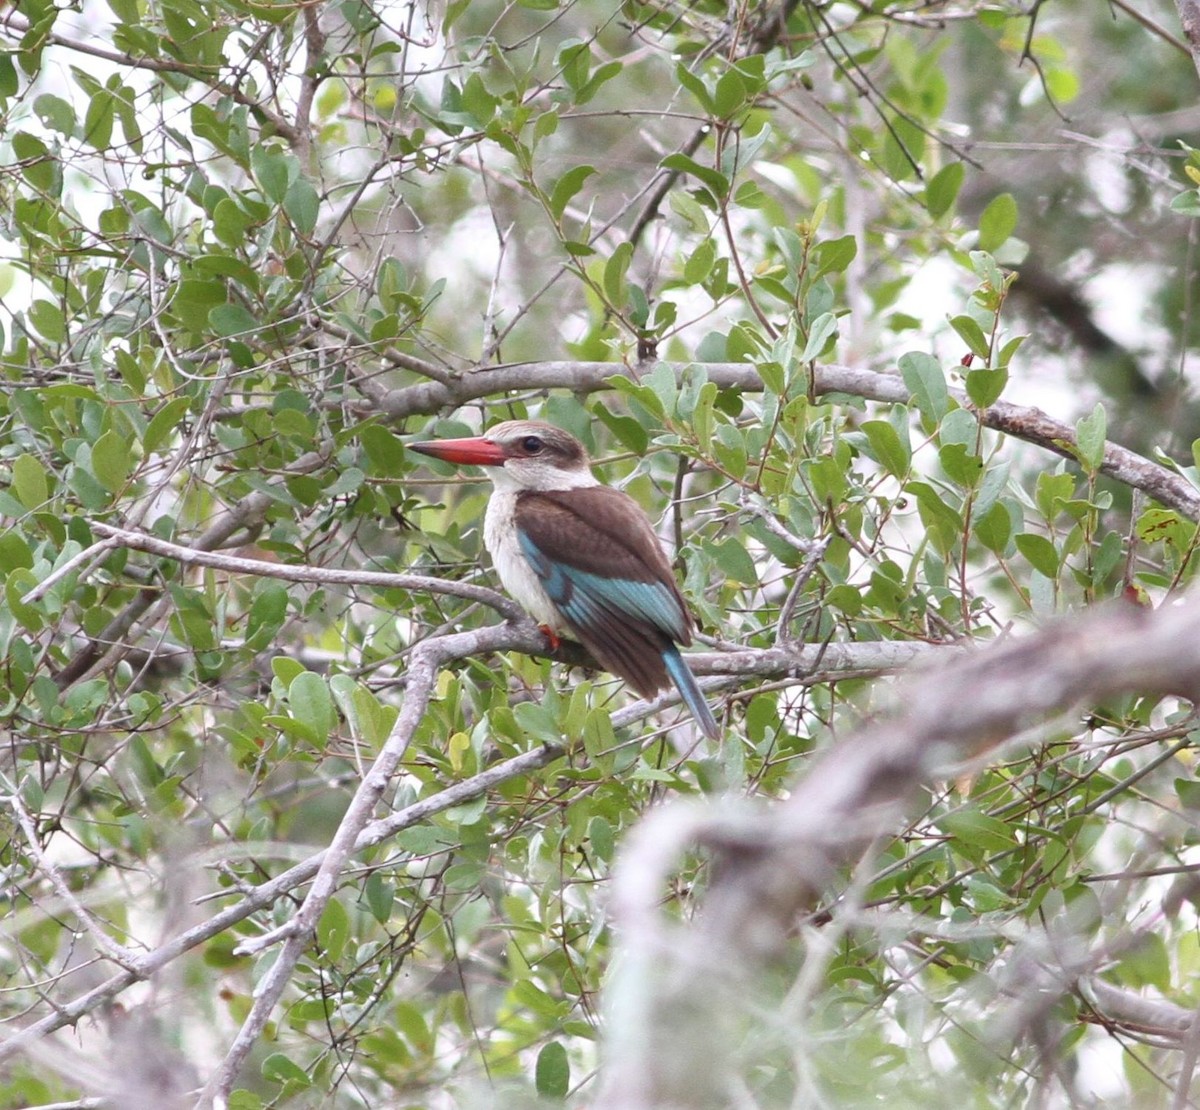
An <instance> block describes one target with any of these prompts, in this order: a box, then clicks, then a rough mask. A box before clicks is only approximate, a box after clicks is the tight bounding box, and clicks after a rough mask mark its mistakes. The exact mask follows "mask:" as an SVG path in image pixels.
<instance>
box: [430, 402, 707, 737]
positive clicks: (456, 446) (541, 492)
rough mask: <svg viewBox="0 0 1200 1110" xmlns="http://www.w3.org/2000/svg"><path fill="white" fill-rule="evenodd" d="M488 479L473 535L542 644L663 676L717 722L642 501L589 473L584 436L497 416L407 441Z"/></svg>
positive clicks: (699, 714)
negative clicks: (463, 430) (568, 645)
mask: <svg viewBox="0 0 1200 1110" xmlns="http://www.w3.org/2000/svg"><path fill="white" fill-rule="evenodd" d="M408 447H409V449H410V450H413V451H416V452H418V453H419V454H422V455H428V456H430V457H432V458H435V459H440V460H442V461H443V462H448V463H453V464H455V465H459V466H482V467H484V468H486V471H487V474H488V477H489V478H491V481H492V487H493V489H492V495H491V498H490V499H489V500H488V506H487V511H486V513H485V514H484V522H483V543H484V546H485V547H486V548H487V550H488V553H489V554H490V555H491V557H492V562H493V564H494V565H495V568H496V573H497V574H498V575H499V577H500V582H501V584H502V585H503V586H504V588H505V590H507V591H508V593H509V594H510V595H511V596H512V597H513V598H514V599H515V600H516V601H517V602H518V604H520V605H521V607H522V608H523V609H524V610H525V611H526V612H527V613H529V615H530V616H531V617H532V618H533V619H534V620H535V621H537V623H538V624H539V625H540V626H541V628H542V631H543V632H544V633H545V634H546V636H547V639H548V640H549V642H550V646H551V647H552V648H554V647H557V646H558V643H559V637H560V636H565V637H567V638H569V639H572V640H576V641H578V642H579V643H581V644H582V645H583V646H584V647H585V648H586V649H587V650H588V652H589V653H590V654H591V656H592V657H593V658H594V659H595V660H596V662H598V663H599V664H600V665H601V666H602V667H603V668H604V669H605V670H606V671H609V672H611V673H612V674H615V675H617V676H618V677H619V678H622V679H624V680H625V681H626V682H627V683H628V684H629V685H630V686H631V687H633V689H634V690H636V691H637V692H638V693H639V694H640V695H641V696H642V697H644V698H652V697H653V696H654V695H655V694H657V693H658V692H659V691H660V690H663V689H666V688H667V687H668V686H669V685H670V684H671V683H674V685H675V687H676V688H677V689H678V690H679V693H680V695H681V696H682V697H683V700H684V703H685V704H686V705H687V707H688V709H689V710H690V711H691V714H692V716H693V717H694V718H695V720H696V723H697V724H698V725H699V726H700V729H701V731H702V732H703V733H704V734H705V735H706V736H708V737H709V738H711V739H714V740H715V739H718V738H719V737H720V735H721V729H720V726H719V725H718V724H717V721H716V718H715V717H714V716H713V712H712V709H711V708H710V707H709V705H708V702H707V701H706V700H705V697H704V694H703V693H702V692H701V690H700V687H699V685H698V684H697V682H696V676H695V675H694V674H692V670H691V668H690V667H689V666H688V665H687V661H686V660H685V659H684V657H683V654H682V653H681V652H680V650H679V648H680V646H683V647H687V646H689V645H690V644H691V642H692V629H693V617H692V614H691V612H690V610H689V609H688V606H687V603H686V602H685V601H684V599H683V595H682V594H681V593H680V591H679V585H678V583H677V582H676V581H675V575H674V573H673V572H672V570H671V564H670V563H669V562H668V560H667V556H666V553H665V552H664V551H663V548H662V545H661V544H660V543H659V540H658V536H657V535H655V532H654V528H653V526H652V525H651V523H650V520H649V518H648V517H647V516H646V514H645V512H644V511H643V510H642V507H641V506H640V505H639V504H638V503H637V502H636V501H635V500H634V499H633V498H632V497H630V496H629V494H627V493H625V492H624V491H623V490H619V489H615V488H614V487H612V486H606V485H604V484H602V483H601V482H600V481H599V480H597V478H596V477H595V475H593V474H592V470H591V463H590V461H589V459H588V456H587V452H586V451H585V450H584V447H583V444H582V443H580V442H579V440H578V439H576V438H575V437H574V436H573V435H571V434H570V433H569V432H566V431H563V429H561V428H558V427H555V426H554V425H553V424H547V423H545V422H544V421H541V420H506V421H505V422H503V423H501V424H497V425H495V426H494V427H492V428H491V429H490V430H489V431H488V432H487V433H486V434H484V435H481V436H472V437H469V438H467V439H440V440H430V441H427V442H422V443H410V444H408Z"/></svg>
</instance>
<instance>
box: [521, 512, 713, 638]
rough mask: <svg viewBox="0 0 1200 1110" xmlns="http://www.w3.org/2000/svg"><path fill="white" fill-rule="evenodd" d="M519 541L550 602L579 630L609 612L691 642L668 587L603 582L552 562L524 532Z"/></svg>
mask: <svg viewBox="0 0 1200 1110" xmlns="http://www.w3.org/2000/svg"><path fill="white" fill-rule="evenodd" d="M517 539H518V541H519V542H520V544H521V551H522V552H523V553H524V555H525V558H526V559H527V560H528V561H529V565H530V566H531V567H532V568H533V572H534V573H535V574H536V575H537V576H538V579H539V580H540V581H541V583H542V586H543V587H544V588H545V590H546V593H547V595H549V597H550V600H551V601H553V602H554V604H555V606H556V607H557V608H558V610H559V612H561V613H562V615H563V616H564V617H566V618H567V620H568V621H570V622H571V624H573V625H574V626H575V627H576V628H579V629H586V628H588V627H589V626H590V625H594V624H595V623H596V622H597V621H598V620H599V619H600V617H601V614H602V612H603V610H605V609H607V610H610V611H612V610H615V611H616V612H618V613H622V614H624V615H626V616H629V617H632V618H633V619H634V620H636V621H639V622H645V623H648V624H652V625H654V626H655V627H656V628H658V629H661V630H662V631H663V632H665V633H666V634H667V635H668V636H670V637H672V638H673V639H676V640H686V639H687V638H688V631H689V629H688V617H687V614H686V613H685V612H684V611H683V610H682V609H681V608H680V606H679V600H678V598H677V596H676V594H675V592H674V590H673V589H672V588H671V587H670V586H669V585H667V584H665V583H662V582H632V581H630V580H629V579H627V578H602V577H601V576H600V575H598V574H592V573H590V572H588V571H584V570H577V569H576V568H575V567H571V566H568V565H567V564H565V563H554V562H551V561H550V559H548V558H547V557H546V555H545V554H544V553H543V552H542V550H541V549H540V548H539V547H538V546H537V544H535V543H534V542H533V540H531V539H530V538H529V536H528V535H527V534H526V533H525V532H524V531H523V530H521V529H518V530H517Z"/></svg>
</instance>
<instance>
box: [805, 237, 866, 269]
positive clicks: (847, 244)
mask: <svg viewBox="0 0 1200 1110" xmlns="http://www.w3.org/2000/svg"><path fill="white" fill-rule="evenodd" d="M815 254H816V260H817V272H816V276H817V277H821V276H822V275H824V274H840V273H843V272H844V271H845V270H846V268H847V267H848V266H849V265H850V263H851V262H853V261H854V258H855V256H856V255H857V254H858V240H857V239H856V238H855V237H854V236H853V235H843V236H842V237H841V238H840V239H826V240H825V241H824V242H823V243H818V244H817V248H816V251H815Z"/></svg>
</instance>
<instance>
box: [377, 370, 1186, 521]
mask: <svg viewBox="0 0 1200 1110" xmlns="http://www.w3.org/2000/svg"><path fill="white" fill-rule="evenodd" d="M673 365H674V369H675V371H676V373H677V374H682V373H683V371H684V370H685V369H686V367H687V365H688V364H686V363H676V364H673ZM697 365H698V366H702V367H703V369H704V370H705V372H706V373H707V374H708V379H709V381H712V382H715V383H716V384H717V385H718V386H720V387H721V388H722V389H740V390H744V391H746V392H757V391H760V390H761V389H762V379H761V378H759V376H758V372H757V371H756V370H755V369H754V367H753V366H750V365H749V364H746V363H734V362H718V363H698V364H697ZM630 373H631V372H630V371H629V370H628V368H626V367H622V366H618V365H616V364H615V363H611V362H529V363H515V364H513V365H509V366H497V367H492V368H489V369H486V370H475V371H472V372H471V373H469V374H464V375H462V376H461V377H459V378H456V379H454V381H453V382H452V383H449V384H444V383H441V382H421V383H419V384H417V385H409V386H403V387H401V388H399V389H394V390H391V391H390V392H387V393H384V394H382V395H381V396H380V398H379V400H378V404H379V407H380V408H381V409H382V410H383V412H384V413H385V415H387V416H388V417H390V418H392V419H394V420H399V419H402V418H404V417H406V416H415V415H417V414H419V413H431V412H437V411H439V410H441V409H449V408H454V407H456V406H458V405H464V404H466V403H468V402H469V401H478V400H480V399H482V398H484V397H490V396H499V395H501V394H503V393H505V392H507V391H510V390H523V391H528V390H539V389H570V390H572V391H573V392H576V393H595V392H598V391H600V390H604V389H607V388H609V380H610V379H611V378H613V377H617V376H621V375H623V374H630ZM813 384H814V389H815V390H816V392H817V393H818V394H829V393H848V394H851V395H852V396H855V397H863V398H865V399H867V400H869V401H881V402H884V403H887V404H899V405H904V404H908V403H909V402H910V401H911V400H912V396H911V394H910V393H909V391H908V389H907V388H906V387H905V385H904V382H903V380H902V379H901V378H900V377H899V376H898V375H896V374H877V373H875V372H874V371H871V370H859V369H856V368H854V367H850V366H836V365H831V366H819V367H817V369H816V372H815V374H814V378H813ZM950 393H951V396H953V397H954V398H955V400H956V401H957V402H958V403H959V404H960V405H962V406H964V407H968V401H967V399H966V397H965V395H964V394H963V393H962V392H961V391H959V390H951V391H950ZM980 420H981V421H982V422H983V424H984V425H985V426H986V427H988V428H992V429H994V430H995V431H998V432H1003V433H1005V434H1006V435H1011V436H1015V437H1016V438H1017V439H1023V440H1025V441H1027V442H1029V443H1032V444H1035V445H1036V446H1038V447H1041V448H1043V449H1044V450H1047V451H1051V452H1053V453H1054V454H1056V455H1061V456H1062V457H1063V458H1065V459H1071V460H1074V459H1075V458H1076V456H1075V454H1074V452H1073V451H1072V446H1073V445H1074V443H1075V429H1074V428H1072V427H1071V426H1070V425H1069V424H1064V423H1062V422H1061V421H1058V420H1054V419H1052V418H1051V417H1049V416H1047V415H1046V414H1045V413H1044V412H1042V411H1041V409H1037V408H1032V407H1027V406H1023V405H1013V404H1009V403H1008V402H1006V401H1000V402H998V403H997V404H995V405H993V406H992V407H991V408H989V409H986V410H984V411H983V412H982V413H980ZM1100 469H1101V472H1102V473H1104V474H1107V475H1108V476H1109V477H1110V478H1115V479H1116V480H1117V481H1119V482H1123V483H1124V484H1125V485H1128V486H1131V487H1133V488H1134V489H1140V490H1141V491H1142V492H1143V493H1145V494H1147V495H1148V496H1150V497H1153V498H1154V499H1155V500H1156V501H1158V502H1159V503H1160V504H1163V505H1166V506H1168V507H1169V508H1172V509H1175V510H1176V511H1177V512H1179V513H1181V514H1182V515H1183V516H1186V517H1187V518H1188V519H1189V520H1200V492H1198V491H1197V490H1196V489H1195V487H1194V486H1192V484H1191V483H1190V482H1188V481H1187V480H1186V479H1184V478H1183V477H1181V476H1180V475H1179V474H1176V473H1174V472H1173V471H1171V470H1168V469H1167V468H1166V467H1164V466H1160V465H1159V464H1158V463H1155V462H1152V461H1151V460H1150V459H1147V458H1145V457H1144V456H1142V455H1139V454H1138V453H1137V452H1136V451H1130V450H1128V449H1126V448H1124V447H1120V446H1118V445H1117V444H1115V443H1109V444H1108V445H1107V446H1106V447H1105V450H1104V462H1103V464H1102V465H1101V467H1100Z"/></svg>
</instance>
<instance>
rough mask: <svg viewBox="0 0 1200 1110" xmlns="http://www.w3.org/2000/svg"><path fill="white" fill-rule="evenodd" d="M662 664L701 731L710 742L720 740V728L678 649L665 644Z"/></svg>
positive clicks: (672, 645)
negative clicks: (665, 666)
mask: <svg viewBox="0 0 1200 1110" xmlns="http://www.w3.org/2000/svg"><path fill="white" fill-rule="evenodd" d="M663 662H664V663H665V664H666V665H667V674H669V675H670V676H671V681H672V682H674V683H675V685H676V687H677V688H678V690H679V692H680V694H682V695H683V700H684V703H685V704H686V705H687V707H688V709H689V710H691V713H692V716H693V717H695V718H696V724H698V725H699V726H700V729H701V731H702V732H703V733H704V735H705V736H707V737H708V738H709V739H710V740H718V739H720V736H721V726H720V725H718V724H717V719H716V717H714V716H713V713H712V710H711V709H709V707H708V702H707V701H705V700H704V694H703V693H702V692H701V690H700V687H699V686H698V685H697V684H696V676H695V675H694V674H692V669H691V667H689V666H688V665H687V661H686V660H685V659H684V658H683V656H682V655H681V654H680V652H679V648H677V647H676V646H675V645H674V644H667V645H666V646H665V647H664V648H663Z"/></svg>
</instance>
